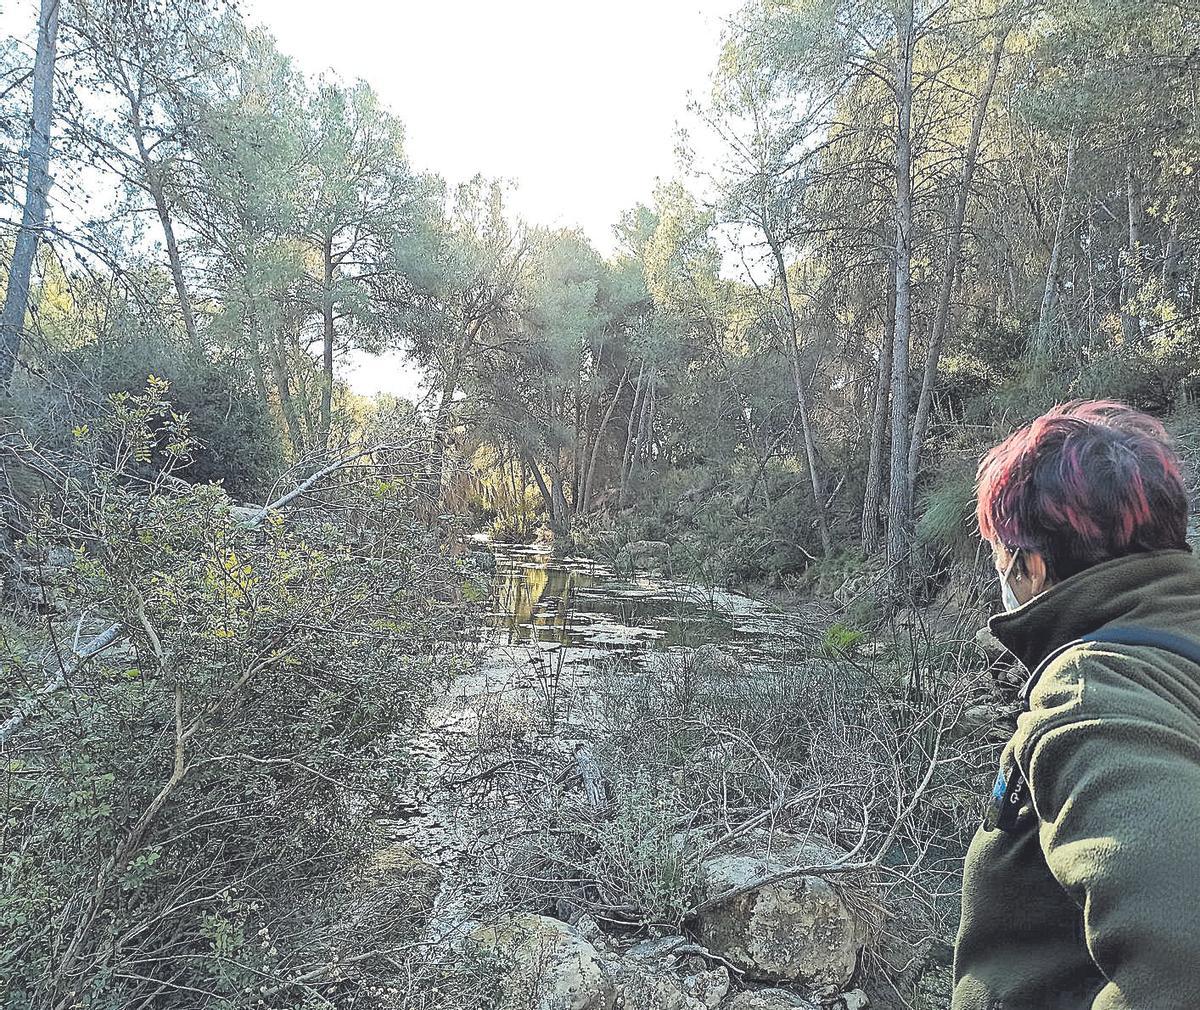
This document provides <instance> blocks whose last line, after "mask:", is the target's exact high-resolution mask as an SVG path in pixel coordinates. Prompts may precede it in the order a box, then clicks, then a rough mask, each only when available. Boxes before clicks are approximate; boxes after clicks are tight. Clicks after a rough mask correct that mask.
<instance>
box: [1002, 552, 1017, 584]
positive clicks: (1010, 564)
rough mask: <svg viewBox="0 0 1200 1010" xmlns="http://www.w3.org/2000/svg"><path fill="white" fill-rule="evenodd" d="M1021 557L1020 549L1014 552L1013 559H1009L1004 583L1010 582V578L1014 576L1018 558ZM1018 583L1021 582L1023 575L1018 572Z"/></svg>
mask: <svg viewBox="0 0 1200 1010" xmlns="http://www.w3.org/2000/svg"><path fill="white" fill-rule="evenodd" d="M1020 556H1021V548H1020V547H1018V548H1017V549H1016V550H1015V551H1013V554H1012V557H1011V558H1010V559H1009V562H1008V567H1007V568H1006V569H1004V581H1005V582H1007V581H1008V577H1009V576H1010V575H1011V574H1012V570H1013V568H1015V567H1016V564H1017V558H1018V557H1020ZM1017 581H1018V582H1020V581H1021V573H1020V572H1017Z"/></svg>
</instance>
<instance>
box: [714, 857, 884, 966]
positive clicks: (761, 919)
mask: <svg viewBox="0 0 1200 1010" xmlns="http://www.w3.org/2000/svg"><path fill="white" fill-rule="evenodd" d="M835 858H837V852H836V850H831V849H827V848H825V847H823V846H813V845H805V846H799V847H797V848H795V849H792V850H791V851H789V852H786V853H785V854H783V855H780V854H775V855H772V856H770V857H759V856H752V855H725V856H717V857H715V858H712V859H709V860H706V861H705V862H704V864H703V866H702V871H701V872H702V880H703V891H704V897H705V898H708V897H712V896H715V895H718V894H722V893H724V892H726V891H728V890H730V889H732V888H737V887H743V886H745V885H747V884H750V883H753V882H754V881H755V880H758V879H760V878H762V877H766V876H769V875H772V874H775V873H778V872H781V871H784V870H787V869H788V868H789V867H793V866H805V865H813V864H818V863H824V862H831V861H832V860H833V859H835ZM699 926H700V936H701V940H702V942H703V943H704V944H705V946H707V947H708V949H709V950H711V951H712V952H713V953H714V954H716V955H718V956H719V957H722V958H725V959H726V960H727V961H729V962H730V963H731V964H732V965H733V966H734V967H736V968H739V969H741V970H742V971H744V972H745V973H746V975H747V976H748V977H750V978H758V979H765V980H770V981H787V982H802V983H804V984H806V985H813V986H836V987H837V988H838V989H842V988H844V987H845V985H846V984H847V983H848V982H849V981H850V978H851V976H852V975H853V974H854V969H855V966H856V964H857V961H858V954H859V951H860V950H861V948H862V946H863V944H864V943H865V942H866V932H865V930H864V929H863V927H862V926H860V925H859V923H858V922H857V920H856V919H855V916H854V915H853V913H852V912H851V910H850V908H849V907H848V906H847V905H846V903H845V902H844V901H843V900H842V899H841V897H840V896H839V895H838V893H837V892H836V891H835V890H834V889H833V888H832V887H831V886H830V885H829V884H828V883H827V882H826V881H825V880H823V879H821V878H820V877H809V876H797V877H790V878H788V879H786V880H783V881H780V882H779V883H775V884H770V885H768V886H766V887H761V888H758V889H756V890H753V891H749V892H748V893H746V894H741V895H738V896H737V897H735V898H731V899H730V900H728V901H726V902H723V903H721V904H720V905H717V906H716V907H715V908H712V909H711V910H709V911H708V912H705V913H704V914H703V915H702V916H701V917H700V922H699Z"/></svg>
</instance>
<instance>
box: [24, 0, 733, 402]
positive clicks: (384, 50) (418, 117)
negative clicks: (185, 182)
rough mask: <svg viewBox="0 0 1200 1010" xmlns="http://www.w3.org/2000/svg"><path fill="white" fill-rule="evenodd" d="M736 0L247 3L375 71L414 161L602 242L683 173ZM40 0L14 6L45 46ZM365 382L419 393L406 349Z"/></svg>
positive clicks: (305, 59) (339, 60)
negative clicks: (681, 157) (504, 185)
mask: <svg viewBox="0 0 1200 1010" xmlns="http://www.w3.org/2000/svg"><path fill="white" fill-rule="evenodd" d="M736 9H737V3H735V2H734V0H653V2H648V0H612V2H609V3H606V4H603V5H597V4H588V5H575V4H563V3H559V2H552V0H508V2H500V3H496V2H490V0H467V2H461V3H455V4H436V3H421V4H417V3H411V2H403V0H402V2H400V3H389V2H383V0H342V2H341V3H338V4H337V5H335V6H333V7H331V6H330V5H329V4H327V3H317V2H315V0H248V2H247V3H246V4H245V5H244V7H243V11H244V12H245V14H246V16H247V18H248V20H250V21H258V22H261V23H262V24H264V25H265V26H267V27H268V28H269V29H270V31H271V32H272V34H274V35H275V37H276V38H277V39H278V42H279V47H280V49H281V50H282V51H283V52H285V53H287V54H289V55H290V56H292V57H293V58H294V59H295V60H296V62H297V63H298V65H299V66H300V67H301V68H302V69H303V70H304V71H305V72H307V73H310V74H317V73H321V72H323V71H329V70H332V71H333V72H334V73H336V74H337V75H339V76H340V77H342V78H343V79H345V80H347V81H350V80H353V79H354V78H362V79H363V80H365V81H367V82H369V83H370V84H371V86H372V87H373V88H374V89H375V90H376V91H377V93H378V94H379V95H380V96H381V98H382V99H383V101H384V102H385V103H386V104H387V105H388V106H389V107H390V108H391V109H392V110H393V111H394V112H395V113H396V114H397V115H398V116H399V117H400V118H401V120H403V122H404V124H405V127H406V130H407V148H408V154H409V157H410V158H411V160H412V163H413V165H414V166H415V167H416V168H417V169H419V170H422V171H434V172H437V173H438V174H440V175H441V176H442V177H443V178H445V179H446V180H447V182H448V183H449V184H450V185H455V184H457V183H459V182H463V181H465V180H467V179H469V178H471V177H472V176H473V175H475V174H476V173H480V174H482V175H484V176H486V177H489V178H505V179H509V180H511V181H512V182H514V183H515V184H516V190H515V192H514V193H513V195H512V199H511V201H510V206H511V207H512V208H513V209H514V211H515V212H516V213H517V214H519V215H520V216H521V217H523V218H525V219H526V220H527V221H529V222H531V223H533V224H545V225H562V226H567V227H575V226H578V227H582V228H583V229H584V231H585V232H586V233H587V235H588V238H589V239H591V241H592V242H593V243H594V244H595V245H596V246H597V247H598V248H599V249H600V250H601V251H603V252H606V253H607V252H610V251H611V250H612V247H613V236H612V227H613V224H614V222H616V221H617V220H619V218H620V215H621V213H622V212H623V211H625V210H627V209H629V208H630V207H632V206H633V205H634V204H635V203H637V202H639V201H648V200H649V198H650V195H651V191H652V189H653V186H654V181H655V179H657V178H664V179H665V178H669V177H670V176H671V175H672V174H674V172H675V167H676V166H675V142H676V131H675V126H676V123H677V122H678V121H680V120H682V119H683V118H684V117H685V112H686V105H687V99H688V95H689V93H695V94H697V95H702V94H703V93H704V91H705V89H706V87H707V82H708V75H709V73H710V71H711V70H712V66H713V63H714V61H715V59H716V54H717V47H718V45H719V38H720V34H721V29H722V27H723V24H724V21H725V19H726V18H727V17H729V16H730V15H731V14H732V13H733V12H734V11H735V10H736ZM34 20H35V14H34V5H32V4H30V3H29V2H28V0H17V2H10V3H7V4H4V5H3V8H2V9H0V29H3V31H4V32H5V33H8V32H11V33H12V34H14V35H16V36H17V37H19V38H28V39H30V40H32V36H33V27H34ZM355 365H356V366H357V367H354V368H353V369H352V370H351V371H350V372H349V373H348V375H347V378H348V380H349V382H350V383H351V385H352V386H353V387H354V388H355V390H356V391H357V392H360V393H364V394H367V395H370V394H373V393H375V392H377V391H379V390H384V391H387V392H394V393H399V394H401V395H408V396H412V395H415V393H416V377H415V373H412V372H411V371H410V370H409V369H408V368H407V367H405V366H404V365H403V364H402V363H401V362H400V360H399V356H398V355H397V354H392V355H389V356H387V358H385V359H383V360H380V359H378V358H375V357H371V358H370V359H369V361H365V360H363V359H361V358H360V359H359V360H358V361H356V362H355Z"/></svg>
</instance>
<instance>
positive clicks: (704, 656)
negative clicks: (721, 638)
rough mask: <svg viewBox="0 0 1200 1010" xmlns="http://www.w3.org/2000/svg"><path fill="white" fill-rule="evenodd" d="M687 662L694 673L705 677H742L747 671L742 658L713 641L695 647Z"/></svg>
mask: <svg viewBox="0 0 1200 1010" xmlns="http://www.w3.org/2000/svg"><path fill="white" fill-rule="evenodd" d="M687 662H688V664H689V665H690V666H691V670H692V673H693V674H696V675H699V676H704V677H741V676H743V675H744V674H745V672H746V668H745V666H743V665H742V661H741V660H740V659H738V658H737V657H736V656H731V655H730V654H729V653H728V652H726V651H725V650H724V649H722V648H721V647H720V646H719V645H713V644H712V643H711V642H709V643H708V644H707V645H702V646H700V647H699V648H697V649H693V650H692V651H691V653H689V654H688V656H687Z"/></svg>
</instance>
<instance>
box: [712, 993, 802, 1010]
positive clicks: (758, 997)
mask: <svg viewBox="0 0 1200 1010" xmlns="http://www.w3.org/2000/svg"><path fill="white" fill-rule="evenodd" d="M725 1006H726V1007H727V1008H728V1010H820V1007H818V1006H817V1004H816V1003H813V1002H812V1001H810V1000H806V999H803V998H802V997H800V996H797V995H796V994H795V993H792V992H788V991H787V990H786V989H757V990H755V991H754V992H742V993H738V994H737V995H736V996H735V997H734V998H733V999H732V1000H730V1001H729V1002H728V1003H726V1004H725Z"/></svg>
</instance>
